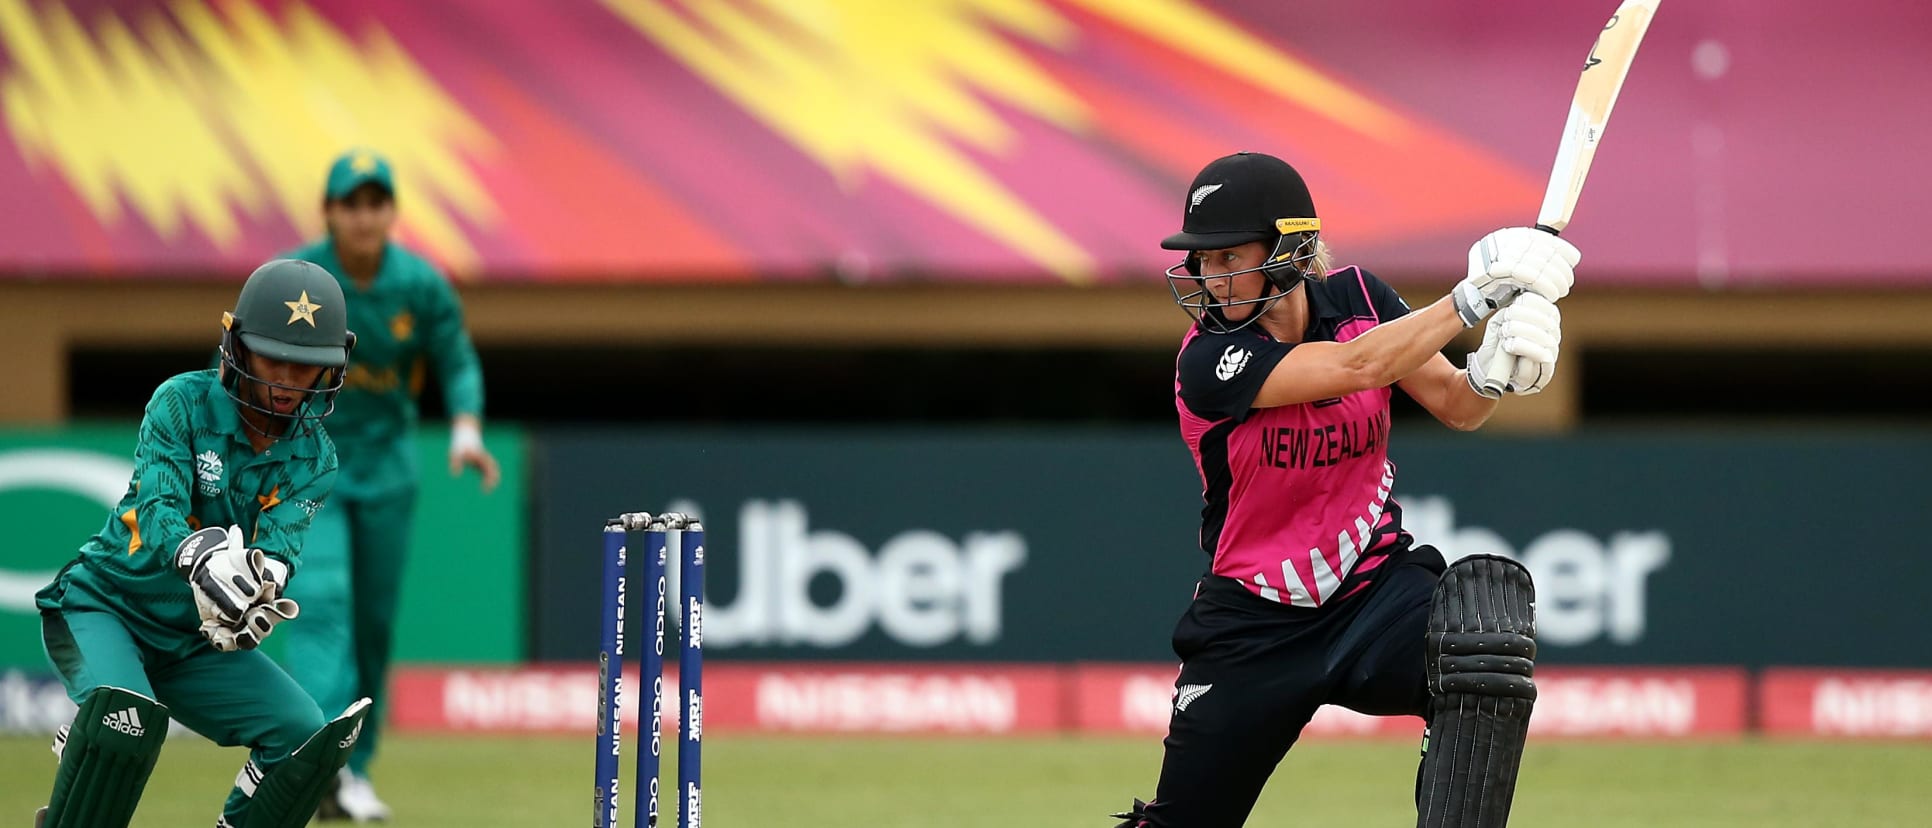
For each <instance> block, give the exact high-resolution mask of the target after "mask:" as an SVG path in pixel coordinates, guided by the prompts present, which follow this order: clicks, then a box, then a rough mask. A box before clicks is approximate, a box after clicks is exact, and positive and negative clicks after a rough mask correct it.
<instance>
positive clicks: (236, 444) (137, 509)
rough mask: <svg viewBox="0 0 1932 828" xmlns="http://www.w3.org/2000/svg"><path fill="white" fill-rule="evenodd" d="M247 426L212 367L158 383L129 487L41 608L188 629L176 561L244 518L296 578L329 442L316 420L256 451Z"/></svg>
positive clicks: (191, 617)
mask: <svg viewBox="0 0 1932 828" xmlns="http://www.w3.org/2000/svg"><path fill="white" fill-rule="evenodd" d="M247 429H248V426H246V425H245V424H243V423H242V418H241V412H240V411H239V409H238V405H237V403H236V402H235V401H234V400H233V399H232V398H230V397H229V396H228V392H227V391H226V390H224V389H223V388H222V386H221V380H220V379H219V378H218V377H217V372H216V371H215V370H212V369H211V370H203V371H194V372H190V373H186V374H179V375H176V376H174V377H172V378H170V379H169V380H168V381H167V382H164V383H162V384H161V387H159V388H157V389H155V392H154V397H153V398H152V399H150V400H149V401H148V406H147V411H146V413H145V414H144V415H143V417H142V419H141V432H140V439H139V441H138V442H137V443H136V444H135V448H134V477H133V479H132V480H130V481H128V487H127V493H126V494H125V495H122V496H121V502H120V503H119V505H117V506H115V507H114V512H113V514H112V515H110V516H109V517H108V520H107V525H106V526H104V527H102V528H101V531H100V532H99V533H97V534H95V535H94V537H92V538H89V539H88V541H87V543H85V544H83V545H82V546H81V548H80V557H79V558H78V559H76V560H75V561H74V562H73V563H71V564H69V565H68V566H67V568H65V569H63V570H62V571H61V574H60V576H59V577H57V578H55V579H54V583H53V584H50V585H49V586H47V587H46V588H44V589H42V590H41V591H40V593H39V595H38V596H37V598H38V599H39V600H38V606H39V607H40V608H41V609H66V610H76V609H97V610H102V611H108V612H115V613H117V614H120V615H122V616H124V617H127V616H134V617H135V620H139V621H144V622H147V626H152V627H158V628H161V629H170V630H180V631H189V632H192V631H194V630H196V629H197V628H198V627H199V626H200V624H201V619H200V617H199V615H198V614H197V613H196V611H195V602H194V594H193V593H192V592H191V591H190V588H189V586H188V582H187V581H186V580H185V579H183V578H182V577H181V575H180V574H179V573H177V572H175V570H174V564H173V560H172V558H173V557H174V550H175V547H176V546H179V545H180V544H181V542H182V541H183V540H185V539H187V537H188V535H189V534H191V533H192V532H194V531H195V530H197V529H201V528H203V527H208V526H231V525H232V526H240V527H241V531H242V536H243V537H246V538H248V544H249V546H251V547H255V548H258V549H261V550H262V551H263V552H266V553H268V555H269V556H270V557H273V558H275V559H277V560H280V561H282V562H283V563H286V564H288V567H289V572H290V576H291V577H294V576H295V573H297V572H299V570H300V562H301V554H302V540H303V536H304V535H305V534H306V533H307V531H308V528H309V521H310V520H311V519H312V518H314V517H315V513H316V511H317V510H318V509H321V508H322V504H323V502H324V501H326V500H327V499H328V497H329V493H330V490H331V489H332V488H333V487H334V485H335V478H336V456H335V444H334V443H333V442H331V441H330V438H329V435H328V433H327V432H326V431H324V430H323V428H322V427H321V426H319V425H313V426H311V427H309V428H308V429H305V430H304V433H301V434H297V435H295V436H292V437H286V438H283V439H280V440H277V441H275V443H274V444H273V445H270V446H269V447H268V449H267V450H265V451H263V452H261V453H259V454H258V453H256V452H255V450H254V447H252V446H250V445H249V443H248V430H247ZM76 590H78V592H79V594H77V595H71V596H70V598H69V600H66V601H63V600H62V596H63V594H65V593H71V592H74V591H76Z"/></svg>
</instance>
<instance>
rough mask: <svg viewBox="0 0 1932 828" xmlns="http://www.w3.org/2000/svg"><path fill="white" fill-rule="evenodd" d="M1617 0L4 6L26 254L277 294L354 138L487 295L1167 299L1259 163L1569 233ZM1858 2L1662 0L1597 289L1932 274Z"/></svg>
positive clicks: (1612, 141) (1621, 158) (1336, 207)
mask: <svg viewBox="0 0 1932 828" xmlns="http://www.w3.org/2000/svg"><path fill="white" fill-rule="evenodd" d="M1614 7H1615V3H1614V2H1611V0H1603V2H1592V3H1561V4H1552V3H1545V2H1534V0H1497V2H1486V3H1480V4H1471V3H1439V2H1433V0H1362V1H1361V2H1352V3H1293V4H1287V3H1274V2H1262V0H1137V2H1133V3H1118V2H1109V1H1108V0H946V1H945V2H938V1H937V0H935V2H914V3H898V4H888V5H880V4H878V3H875V2H870V1H869V0H820V2H815V3H805V4H801V3H792V2H780V0H601V2H586V3H564V4H556V3H546V2H538V1H537V0H502V2H490V3H481V2H457V0H425V2H412V3H382V2H375V1H374V0H208V2H192V0H178V2H159V0H148V1H146V2H135V0H116V1H111V2H109V1H99V0H97V1H96V2H78V3H53V2H47V0H0V191H4V192H6V193H8V195H9V198H7V199H6V200H5V204H4V206H0V278H4V277H8V276H12V277H23V276H25V277H43V276H58V277H92V276H108V277H190V278H235V277H236V276H237V274H239V273H242V272H245V271H246V269H247V268H249V267H251V266H252V265H254V264H255V263H258V262H259V261H260V260H261V259H262V258H264V257H266V256H268V255H271V254H273V253H275V252H277V251H280V250H284V249H287V248H288V247H290V246H292V245H294V244H296V243H297V242H299V241H301V240H302V239H304V238H305V237H310V236H313V235H315V234H317V233H318V232H320V230H321V227H320V201H321V198H320V195H321V188H322V176H323V171H324V168H325V166H326V165H327V163H328V161H329V159H330V158H331V157H332V156H334V155H335V154H337V153H339V152H341V151H343V150H344V149H347V148H349V147H353V146H368V147H372V148H375V149H377V150H380V151H382V152H384V153H386V154H387V155H388V156H389V157H390V159H391V160H392V161H393V162H394V164H395V168H396V170H397V182H398V190H399V204H400V206H401V208H402V215H403V217H404V218H403V224H402V232H403V235H404V237H405V238H406V240H408V241H409V242H411V243H413V244H414V245H416V246H418V247H420V248H421V249H423V250H424V251H425V252H426V253H428V254H429V255H431V256H432V257H433V258H434V259H435V260H437V261H438V262H440V263H442V264H443V265H444V266H446V267H447V268H449V269H451V270H452V271H453V272H455V273H456V274H458V275H459V276H460V277H463V278H486V279H493V280H577V279H597V280H609V279H629V280H682V281H691V280H725V281H737V280H834V279H836V280H844V281H850V282H870V281H889V280H904V279H923V280H968V281H1023V282H1040V283H1055V282H1070V283H1076V284H1086V283H1095V282H1109V281H1140V282H1146V281H1151V280H1154V279H1156V278H1157V274H1158V272H1159V270H1160V269H1161V268H1163V267H1165V266H1166V265H1167V264H1169V263H1171V262H1170V259H1171V258H1172V256H1171V254H1168V253H1165V252H1163V251H1160V250H1159V249H1158V248H1157V247H1156V245H1155V242H1156V241H1157V239H1158V238H1159V237H1160V236H1161V235H1164V234H1165V233H1167V232H1170V231H1171V230H1172V229H1173V227H1174V225H1175V224H1176V223H1177V222H1178V220H1179V209H1178V208H1179V207H1180V203H1181V198H1180V196H1181V194H1182V191H1183V190H1184V189H1185V185H1186V183H1187V181H1188V179H1189V178H1190V177H1191V176H1192V174H1193V173H1194V171H1195V170H1197V169H1198V168H1199V167H1200V166H1201V165H1202V164H1203V163H1204V162H1206V161H1207V160H1209V159H1211V158H1213V157H1216V156H1218V155H1221V154H1224V153H1227V152H1230V151H1233V150H1238V149H1254V150H1263V151H1269V152H1273V153H1275V154H1278V155H1281V156H1283V157H1285V158H1288V159H1290V160H1291V161H1292V162H1293V163H1295V164H1296V165H1297V167H1299V168H1300V169H1301V170H1302V172H1303V173H1304V174H1305V176H1306V177H1307V179H1308V180H1309V181H1310V183H1311V185H1312V187H1313V189H1314V191H1315V196H1316V202H1317V205H1318V206H1319V208H1320V210H1321V212H1322V214H1323V218H1324V219H1325V228H1326V232H1327V233H1328V235H1329V237H1330V240H1331V242H1333V243H1334V245H1335V246H1336V248H1337V249H1338V251H1339V252H1340V253H1341V254H1342V256H1343V258H1344V259H1346V260H1349V261H1359V262H1363V263H1366V264H1368V265H1370V266H1371V267H1372V268H1374V269H1377V270H1378V271H1381V272H1384V273H1385V274H1387V275H1390V276H1391V277H1394V278H1398V279H1407V280H1416V279H1439V278H1447V276H1448V275H1449V274H1450V273H1452V272H1453V271H1455V270H1456V269H1458V267H1459V263H1460V261H1461V259H1462V255H1463V249H1464V248H1465V247H1466V246H1467V245H1468V243H1469V241H1470V240H1471V239H1473V238H1474V237H1476V236H1477V235H1479V234H1480V233H1482V232H1484V231H1486V230H1488V229H1491V228H1493V227H1495V226H1499V225H1502V224H1510V223H1526V222H1528V221H1529V220H1530V219H1531V218H1532V217H1533V215H1534V213H1535V209H1536V206H1537V204H1538V203H1539V202H1540V199H1541V193H1542V187H1543V182H1544V180H1545V178H1546V177H1547V171H1548V169H1549V164H1550V159H1551V157H1552V155H1553V153H1554V150H1555V146H1556V140H1557V137H1558V132H1559V128H1560V125H1561V123H1562V118H1563V114H1564V112H1565V111H1566V108H1567V106H1568V102H1569V97H1570V92H1571V90H1572V89H1573V87H1574V85H1575V82H1576V78H1577V71H1578V69H1579V68H1580V66H1581V64H1582V61H1583V58H1584V56H1585V54H1586V52H1587V51H1588V49H1589V45H1590V41H1591V39H1592V38H1593V37H1594V35H1595V32H1596V31H1597V30H1598V28H1599V27H1601V26H1602V25H1603V22H1604V20H1605V19H1606V18H1607V17H1608V16H1609V14H1610V12H1611V11H1612V10H1613V9H1614ZM1833 8H1834V11H1835V12H1837V13H1835V14H1833V15H1831V16H1829V18H1828V19H1824V20H1822V21H1821V20H1820V19H1819V18H1817V16H1816V15H1815V13H1814V10H1812V9H1810V7H1808V6H1803V5H1800V4H1796V3H1762V2H1751V1H1750V0H1710V2H1702V3H1679V4H1675V5H1673V6H1669V7H1666V8H1665V9H1663V10H1662V12H1661V13H1660V15H1659V17H1658V19H1657V22H1656V23H1655V24H1654V25H1653V26H1652V28H1651V30H1650V34H1649V36H1648V39H1647V40H1646V42H1645V44H1644V47H1643V53H1642V54H1641V55H1640V56H1639V58H1638V60H1637V63H1636V68H1635V70H1634V71H1633V73H1632V75H1631V78H1630V81H1629V83H1628V85H1627V87H1626V88H1625V93H1624V97H1623V99H1622V102H1621V103H1620V104H1619V108H1618V111H1617V113H1616V117H1615V119H1614V123H1615V126H1614V127H1612V128H1611V129H1610V130H1609V132H1608V136H1607V138H1606V140H1605V142H1604V144H1603V149H1602V151H1601V152H1600V153H1599V155H1598V157H1597V161H1596V168H1595V171H1594V172H1593V174H1592V176H1591V180H1590V183H1589V185H1588V187H1587V188H1586V192H1585V195H1584V201H1583V204H1582V206H1581V207H1580V208H1579V210H1578V212H1577V217H1576V222H1575V224H1574V225H1573V227H1572V230H1571V231H1570V232H1571V235H1572V236H1573V237H1575V238H1576V239H1577V240H1578V241H1579V244H1580V245H1582V246H1583V247H1584V249H1585V250H1586V251H1588V258H1587V259H1586V264H1587V266H1588V267H1590V269H1591V270H1590V277H1591V278H1592V279H1596V280H1599V282H1600V283H1602V282H1611V283H1614V282H1636V283H1697V284H1703V285H1706V286H1721V285H1729V284H1736V283H1781V282H1782V283H1797V282H1799V281H1801V280H1802V281H1806V282H1809V281H1812V280H1815V279H1821V278H1822V279H1830V280H1834V281H1837V282H1841V283H1854V282H1867V283H1899V282H1924V281H1927V280H1928V279H1932V276H1928V275H1927V274H1928V272H1929V271H1932V251H1928V249H1927V248H1925V247H1924V246H1923V245H1918V244H1916V243H1914V242H1913V241H1912V239H1913V238H1914V233H1915V232H1916V230H1917V228H1916V227H1915V226H1914V225H1913V224H1912V222H1914V221H1915V218H1916V216H1917V214H1918V213H1919V212H1920V210H1919V209H1918V208H1919V207H1921V206H1922V205H1919V204H1917V202H1916V199H1918V198H1919V196H1918V193H1920V192H1922V191H1923V190H1924V188H1925V185H1926V184H1927V183H1928V182H1932V160H1928V155H1927V154H1926V153H1924V152H1923V151H1922V150H1921V148H1920V147H1919V146H1918V141H1919V139H1918V136H1922V135H1924V134H1926V132H1927V131H1928V127H1932V114H1928V112H1927V110H1926V109H1925V108H1924V107H1913V106H1901V105H1899V104H1897V103H1895V102H1894V101H1893V100H1892V99H1890V98H1889V97H1888V96H1887V95H1886V94H1884V91H1885V90H1904V89H1914V88H1922V87H1925V86H1927V85H1928V84H1932V58H1929V57H1928V55H1932V52H1928V50H1927V49H1926V48H1925V41H1924V38H1925V34H1926V32H1928V31H1932V6H1926V5H1924V4H1914V3H1908V2H1903V0H1844V2H1841V3H1839V4H1836V5H1834V7H1833ZM1744 21H1748V25H1741V23H1742V22H1744ZM1794 217H1802V218H1799V219H1795V220H1794ZM1794 225H1796V226H1797V228H1801V229H1796V228H1794Z"/></svg>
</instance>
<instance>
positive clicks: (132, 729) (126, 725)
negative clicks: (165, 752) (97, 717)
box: [101, 707, 148, 736]
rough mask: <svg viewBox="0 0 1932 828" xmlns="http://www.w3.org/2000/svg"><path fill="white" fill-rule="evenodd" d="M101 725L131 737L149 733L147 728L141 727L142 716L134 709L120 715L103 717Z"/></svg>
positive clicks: (112, 714) (110, 714) (114, 714)
mask: <svg viewBox="0 0 1932 828" xmlns="http://www.w3.org/2000/svg"><path fill="white" fill-rule="evenodd" d="M101 724H104V725H106V726H107V727H109V728H110V729H113V730H118V731H120V732H122V733H125V734H127V735H129V736H139V735H141V734H143V733H146V732H148V729H147V728H145V727H142V726H141V714H140V713H139V712H138V711H136V710H135V709H134V708H132V707H130V708H128V709H126V710H123V711H121V712H119V713H109V714H107V715H105V716H102V717H101Z"/></svg>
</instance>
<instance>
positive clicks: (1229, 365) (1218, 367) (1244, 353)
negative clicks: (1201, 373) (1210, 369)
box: [1214, 345, 1253, 382]
mask: <svg viewBox="0 0 1932 828" xmlns="http://www.w3.org/2000/svg"><path fill="white" fill-rule="evenodd" d="M1250 356H1253V354H1252V353H1250V352H1249V351H1248V350H1247V349H1244V348H1242V347H1241V346H1239V345H1229V346H1228V349H1227V350H1225V351H1222V352H1221V361H1220V362H1219V363H1216V364H1215V366H1214V375H1215V376H1216V377H1219V378H1220V379H1221V381H1222V382H1227V381H1228V380H1231V379H1234V375H1235V374H1239V373H1241V369H1243V368H1246V367H1248V357H1250Z"/></svg>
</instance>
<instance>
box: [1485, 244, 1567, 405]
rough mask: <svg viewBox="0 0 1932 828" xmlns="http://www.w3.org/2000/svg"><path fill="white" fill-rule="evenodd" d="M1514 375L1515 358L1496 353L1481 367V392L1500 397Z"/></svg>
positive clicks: (1499, 352) (1507, 388)
mask: <svg viewBox="0 0 1932 828" xmlns="http://www.w3.org/2000/svg"><path fill="white" fill-rule="evenodd" d="M1536 229H1538V230H1541V231H1543V232H1545V233H1548V234H1550V235H1552V236H1561V235H1563V231H1561V230H1558V229H1556V228H1554V227H1551V226H1549V225H1547V224H1538V225H1536ZM1515 373H1516V357H1515V356H1513V355H1511V354H1506V353H1503V352H1501V351H1497V352H1496V355H1495V356H1493V357H1490V358H1489V364H1488V365H1485V366H1483V390H1485V391H1488V392H1489V393H1490V395H1491V396H1492V397H1496V398H1500V397H1502V396H1503V392H1504V391H1507V390H1509V378H1510V377H1511V376H1513V375H1514V374H1515Z"/></svg>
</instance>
